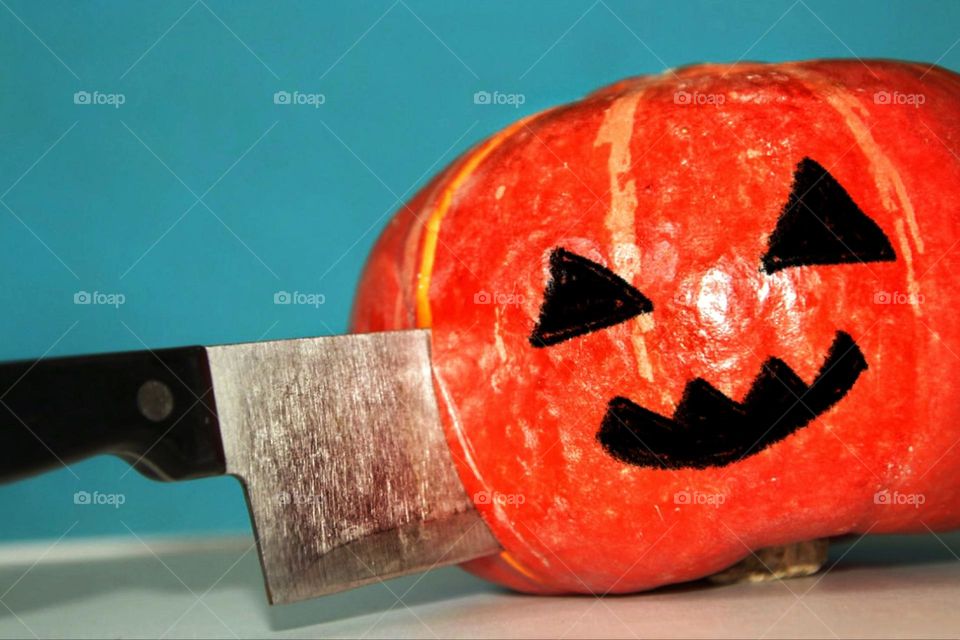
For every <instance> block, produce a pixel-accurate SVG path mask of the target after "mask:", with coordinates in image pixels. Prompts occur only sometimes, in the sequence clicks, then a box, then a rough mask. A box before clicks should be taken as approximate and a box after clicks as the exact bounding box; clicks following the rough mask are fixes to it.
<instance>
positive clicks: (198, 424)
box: [0, 347, 225, 482]
mask: <svg viewBox="0 0 960 640" xmlns="http://www.w3.org/2000/svg"><path fill="white" fill-rule="evenodd" d="M211 389H212V383H211V379H210V369H209V365H208V362H207V353H206V350H205V349H204V348H203V347H184V348H177V349H164V350H159V351H131V352H125V353H111V354H104V355H95V356H79V357H68V358H51V359H41V360H37V361H22V362H9V363H3V364H0V482H6V481H10V480H16V479H19V478H22V477H24V476H28V475H32V474H35V473H39V472H42V471H47V470H50V469H53V468H56V467H59V466H60V465H67V464H69V463H71V462H75V461H77V460H80V459H82V458H87V457H90V456H94V455H98V454H104V453H106V454H114V455H117V456H120V457H121V458H123V459H125V460H127V461H128V462H130V463H131V464H132V465H133V466H134V468H135V469H137V471H139V472H140V473H142V474H144V475H146V476H148V477H151V478H154V479H157V480H181V479H188V478H197V477H203V476H210V475H219V474H222V473H224V468H225V467H224V457H223V446H222V442H221V440H220V433H219V427H218V422H217V418H216V408H215V407H214V401H213V393H212V392H211Z"/></svg>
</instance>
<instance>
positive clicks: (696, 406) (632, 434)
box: [597, 331, 867, 469]
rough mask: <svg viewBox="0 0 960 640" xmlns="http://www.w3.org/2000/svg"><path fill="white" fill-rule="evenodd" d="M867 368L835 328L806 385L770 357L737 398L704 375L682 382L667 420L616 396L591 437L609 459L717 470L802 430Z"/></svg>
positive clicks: (857, 350)
mask: <svg viewBox="0 0 960 640" xmlns="http://www.w3.org/2000/svg"><path fill="white" fill-rule="evenodd" d="M866 369H867V361H866V359H865V358H864V357H863V353H862V352H861V351H860V348H859V347H858V346H857V343H856V342H854V340H853V338H851V337H850V335H849V334H847V333H844V332H843V331H838V332H837V334H836V337H835V338H834V340H833V344H832V345H831V346H830V351H829V353H828V354H827V358H826V360H825V361H824V363H823V366H822V367H821V368H820V372H819V373H818V374H817V377H816V379H815V380H814V381H813V383H812V384H811V385H809V386H808V385H807V384H806V383H805V382H804V381H803V380H801V379H800V377H799V376H798V375H797V374H796V373H795V372H794V371H793V369H791V368H790V366H789V365H787V363H785V362H784V361H783V360H780V359H779V358H773V357H771V358H769V359H767V361H766V362H764V364H763V367H762V368H761V370H760V373H759V374H758V375H757V377H756V379H755V380H754V381H753V385H752V386H751V387H750V391H749V392H748V393H747V396H746V398H744V400H743V402H736V401H734V400H731V399H730V398H728V397H727V396H726V395H724V394H723V393H722V392H721V391H719V390H718V389H716V388H715V387H713V386H712V385H711V384H710V383H709V382H707V381H706V380H704V379H703V378H696V379H694V380H691V381H690V382H688V383H687V386H686V388H685V389H684V392H683V397H682V398H681V400H680V404H679V405H677V409H676V411H675V412H674V414H673V418H666V417H664V416H661V415H660V414H658V413H654V412H653V411H649V410H647V409H644V408H643V407H641V406H639V405H637V404H636V403H634V402H632V401H631V400H629V399H628V398H624V397H621V396H618V397H616V398H614V399H612V400H611V401H610V404H609V405H608V407H607V413H606V415H605V416H604V418H603V422H602V424H601V426H600V430H599V432H598V433H597V440H598V441H599V442H600V444H601V445H602V446H603V448H604V449H605V450H606V452H607V453H609V454H610V455H611V456H613V457H614V458H616V459H618V460H620V461H622V462H625V463H627V464H632V465H636V466H640V467H652V468H656V469H677V468H683V467H692V468H696V469H704V468H707V467H723V466H726V465H728V464H731V463H733V462H736V461H738V460H742V459H743V458H746V457H749V456H752V455H755V454H757V453H759V452H760V451H762V450H763V449H765V448H767V447H769V446H770V445H772V444H774V443H776V442H779V441H780V440H783V439H784V438H786V437H787V436H789V435H790V434H792V433H794V432H795V431H797V430H798V429H801V428H803V427H805V426H806V425H807V424H809V423H810V422H811V421H812V420H813V419H815V418H816V417H817V416H819V415H820V414H822V413H823V412H825V411H826V410H827V409H829V408H830V407H832V406H833V405H834V404H836V403H837V402H838V401H839V400H840V399H841V398H843V396H845V395H846V394H847V392H848V391H850V389H851V388H853V385H854V383H856V381H857V378H858V377H859V376H860V373H861V372H863V371H865V370H866Z"/></svg>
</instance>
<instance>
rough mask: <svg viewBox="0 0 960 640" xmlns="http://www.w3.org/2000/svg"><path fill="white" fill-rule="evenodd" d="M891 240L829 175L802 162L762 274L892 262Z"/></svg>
mask: <svg viewBox="0 0 960 640" xmlns="http://www.w3.org/2000/svg"><path fill="white" fill-rule="evenodd" d="M896 259H897V254H896V253H895V252H894V250H893V247H892V246H891V245H890V240H889V239H888V238H887V236H886V235H885V234H884V233H883V230H882V229H881V228H880V227H879V226H877V223H876V222H874V221H873V220H871V219H870V218H869V217H867V215H866V214H865V213H864V212H863V211H862V210H861V209H860V207H858V206H857V203H856V202H854V201H853V198H851V197H850V194H848V193H847V192H846V190H845V189H844V188H843V187H842V186H841V185H840V183H839V182H837V180H836V178H834V177H833V176H832V175H830V172H829V171H827V170H826V169H824V168H823V167H822V166H820V164H819V163H817V162H816V161H814V160H811V159H810V158H804V159H803V160H801V161H800V164H798V165H797V169H796V171H795V172H794V174H793V189H792V190H791V192H790V198H789V200H787V204H786V206H785V207H784V208H783V212H782V213H781V214H780V219H779V220H778V221H777V227H776V229H774V230H773V233H772V234H771V235H770V239H769V240H768V248H767V253H766V254H765V255H764V256H763V258H762V263H763V270H764V271H765V272H767V273H773V272H774V271H779V270H780V269H786V268H787V267H797V266H802V265H813V264H842V263H851V262H853V263H856V262H892V261H894V260H896Z"/></svg>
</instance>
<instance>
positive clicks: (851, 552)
mask: <svg viewBox="0 0 960 640" xmlns="http://www.w3.org/2000/svg"><path fill="white" fill-rule="evenodd" d="M251 544H252V543H251V541H250V540H247V539H236V538H234V539H220V540H211V539H206V540H201V541H198V542H189V541H188V542H183V541H180V542H176V541H173V542H171V541H167V542H160V541H151V540H148V541H145V542H141V541H138V540H135V539H134V540H125V541H105V540H101V541H91V542H61V543H60V544H58V545H56V546H55V547H53V548H50V546H49V545H47V544H33V545H29V546H23V545H20V546H6V547H0V590H2V591H0V593H2V592H5V593H2V595H0V603H2V605H3V606H0V636H2V637H32V636H33V635H36V636H39V637H51V636H53V637H62V636H70V637H78V636H79V637H158V636H164V637H170V638H180V637H228V638H230V637H234V636H237V637H313V638H316V637H330V636H336V637H344V636H364V637H383V636H387V637H397V636H400V637H428V638H430V637H434V636H439V637H448V636H483V637H490V636H507V637H517V636H523V637H557V636H563V637H581V636H589V637H597V636H601V637H607V636H615V637H628V638H632V637H643V638H645V637H678V636H679V637H717V636H720V637H761V636H763V637H835V636H839V637H870V636H873V637H956V636H957V635H960V606H958V605H960V561H958V558H957V555H956V553H960V535H958V534H954V535H945V536H941V537H940V538H935V537H933V536H923V537H920V536H916V537H909V538H907V537H898V538H866V539H864V540H862V541H860V542H859V543H857V544H855V545H853V546H851V544H850V543H847V544H845V545H836V546H835V547H834V549H833V551H832V552H831V563H833V562H835V561H836V560H837V559H838V558H841V556H842V558H841V559H840V562H839V563H837V564H836V566H835V568H833V569H832V570H830V571H828V572H826V573H822V574H820V575H818V576H814V577H811V578H802V579H796V580H790V581H785V582H775V583H766V584H741V585H734V586H729V587H712V586H706V585H701V584H697V585H686V586H680V587H674V588H670V589H665V590H660V591H657V592H653V593H646V594H638V595H634V596H619V597H607V598H603V599H597V598H593V597H566V598H544V597H534V596H523V595H517V594H513V593H509V592H506V591H502V590H500V589H498V588H496V587H494V586H491V585H489V584H486V583H484V582H482V581H480V580H478V579H476V578H473V577H472V576H469V575H468V574H466V573H464V572H462V571H460V570H458V569H455V568H445V569H438V570H435V571H433V572H430V573H428V574H424V575H422V576H412V577H407V578H402V579H399V580H393V581H390V582H387V583H385V584H378V585H373V586H369V587H365V588H363V589H358V590H356V591H351V592H346V593H341V594H337V595H334V596H328V597H326V598H321V599H318V600H314V601H310V602H303V603H299V604H296V605H287V606H283V607H273V608H271V607H269V606H268V605H267V604H266V599H265V597H264V593H263V587H262V582H261V577H260V567H259V565H258V562H257V558H256V551H255V550H254V549H253V548H252V546H251ZM146 545H149V548H148V547H147V546H146Z"/></svg>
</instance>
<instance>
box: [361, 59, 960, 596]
mask: <svg viewBox="0 0 960 640" xmlns="http://www.w3.org/2000/svg"><path fill="white" fill-rule="evenodd" d="M958 113H960V77H958V76H957V75H955V74H953V73H951V72H949V71H946V70H944V69H941V68H938V67H935V66H929V65H923V64H910V63H900V62H892V61H865V62H861V61H854V60H839V61H811V62H799V63H784V64H757V63H744V64H736V65H732V66H721V65H700V66H692V67H687V68H683V69H679V70H676V71H668V72H666V73H664V74H662V75H657V76H644V77H637V78H632V79H628V80H624V81H621V82H618V83H616V84H614V85H611V86H609V87H606V88H604V89H601V90H599V91H597V92H595V93H593V94H591V95H589V96H587V97H586V98H585V99H583V100H581V101H579V102H575V103H573V104H569V105H565V106H560V107H557V108H553V109H550V110H547V111H545V112H543V113H539V114H536V115H534V116H532V117H529V118H526V119H524V120H521V121H519V122H517V123H515V124H513V125H511V126H509V127H507V128H506V129H504V130H503V131H501V132H499V133H497V134H495V135H494V136H492V137H491V138H489V139H488V140H486V141H485V142H483V143H481V144H479V145H478V146H476V147H475V148H473V149H472V150H470V151H469V152H468V153H466V154H465V155H464V156H463V157H461V158H460V159H458V160H457V161H455V162H454V163H453V164H452V165H451V166H450V167H448V168H447V169H446V170H445V171H443V172H442V173H441V174H439V175H438V176H437V177H435V178H434V179H433V180H432V182H430V183H429V184H428V185H427V186H426V187H425V188H424V189H423V190H422V191H421V192H420V193H419V194H418V195H417V196H416V197H414V198H413V200H412V201H411V202H410V203H409V204H408V205H407V206H405V207H404V208H403V209H402V210H400V211H399V212H398V213H397V214H396V217H395V218H394V219H393V220H392V221H391V222H390V223H389V225H388V226H387V227H386V229H385V231H384V232H383V234H382V236H381V238H380V239H379V241H378V243H377V244H376V246H375V248H374V249H373V252H372V255H371V256H370V258H369V262H368V264H367V266H366V269H365V271H364V273H363V276H362V279H361V282H360V286H359V289H358V293H357V298H356V303H355V308H354V313H353V319H352V327H353V330H354V331H361V332H364V331H383V330H391V329H406V328H414V327H429V328H430V329H431V330H432V332H431V336H432V338H431V339H432V358H433V366H434V381H435V389H436V394H437V397H438V399H439V402H440V405H441V413H442V418H443V423H444V428H445V430H446V432H447V437H448V442H449V446H450V449H451V451H452V453H453V457H454V459H455V461H456V464H457V466H458V471H459V474H460V476H461V478H462V480H463V484H464V486H465V487H466V489H467V491H468V493H470V494H471V495H473V497H474V501H475V503H476V504H477V508H478V509H479V510H480V512H481V514H482V515H483V517H484V520H485V522H486V523H487V524H488V525H489V527H490V529H491V530H492V531H493V533H494V534H495V535H496V537H497V539H498V540H499V541H500V543H501V544H502V546H503V548H504V552H503V553H501V554H499V555H497V556H492V557H489V558H483V559H480V560H476V561H473V562H470V563H468V564H467V565H466V568H467V569H468V570H470V571H473V572H475V573H476V574H478V575H481V576H483V577H486V578H488V579H490V580H493V581H496V582H499V583H501V584H504V585H508V586H510V587H513V588H515V589H519V590H522V591H527V592H534V593H557V592H588V593H609V592H613V593H620V592H632V591H637V590H643V589H649V588H653V587H657V586H660V585H664V584H670V583H676V582H681V581H687V580H692V579H697V578H701V577H704V576H708V575H710V574H713V573H715V572H718V571H721V570H722V569H724V568H725V567H729V566H731V565H733V564H734V563H736V562H737V561H739V560H741V559H742V558H744V557H746V556H748V555H749V554H750V552H751V550H756V549H760V548H765V547H772V546H778V545H787V544H790V543H795V542H801V541H808V540H817V539H821V538H829V537H833V536H840V535H843V534H863V533H866V532H870V533H881V532H916V531H919V532H925V531H927V529H930V530H934V531H937V530H944V529H949V528H953V527H957V526H958V524H960V446H958V441H960V400H958V390H960V339H958V338H960V314H958V312H957V309H958V306H960V292H958V289H957V288H956V286H955V281H954V278H955V274H956V272H957V268H958V266H960V249H957V246H958V244H960V226H958V220H960V156H958V151H960V119H958V117H957V115H958Z"/></svg>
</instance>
